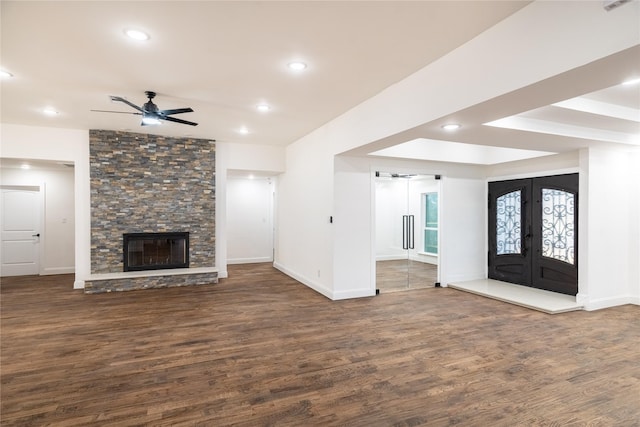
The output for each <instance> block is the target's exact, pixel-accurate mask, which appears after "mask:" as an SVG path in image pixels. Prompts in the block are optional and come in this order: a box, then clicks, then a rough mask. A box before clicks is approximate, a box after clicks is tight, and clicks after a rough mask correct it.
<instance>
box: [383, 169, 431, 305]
mask: <svg viewBox="0 0 640 427" xmlns="http://www.w3.org/2000/svg"><path fill="white" fill-rule="evenodd" d="M439 179H440V177H439V176H436V175H420V174H402V173H394V172H383V171H378V172H376V173H375V178H374V183H375V266H376V267H375V270H376V293H389V292H398V291H407V290H413V289H423V288H431V287H434V286H439V273H438V259H439V246H440V244H439V242H440V238H441V236H440V232H439V220H438V219H439V210H440V207H439V202H440V181H439Z"/></svg>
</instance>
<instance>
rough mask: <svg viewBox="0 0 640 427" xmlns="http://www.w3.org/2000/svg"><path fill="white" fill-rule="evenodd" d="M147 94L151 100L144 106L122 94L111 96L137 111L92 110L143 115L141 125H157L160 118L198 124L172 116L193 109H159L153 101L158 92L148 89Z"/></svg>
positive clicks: (191, 124) (193, 124)
mask: <svg viewBox="0 0 640 427" xmlns="http://www.w3.org/2000/svg"><path fill="white" fill-rule="evenodd" d="M145 95H147V98H149V100H148V101H147V102H145V103H144V105H143V106H142V107H139V106H137V105H135V104H134V103H132V102H129V101H127V100H126V99H124V98H122V97H121V96H111V101H118V102H123V103H125V104H127V105H128V106H130V107H132V108H134V109H136V110H138V111H137V112H126V111H109V110H91V111H96V112H99V113H122V114H136V115H138V116H142V123H140V125H141V126H149V125H157V124H160V120H166V121H168V122H174V123H181V124H183V125H189V126H198V124H197V123H194V122H189V121H187V120H182V119H176V118H175V117H171V116H172V115H174V114H181V113H192V112H193V109H191V108H175V109H172V110H160V109H158V106H157V105H156V104H154V103H153V98H155V96H156V93H155V92H152V91H150V90H148V91H145Z"/></svg>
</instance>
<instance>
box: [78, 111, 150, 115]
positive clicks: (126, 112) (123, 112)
mask: <svg viewBox="0 0 640 427" xmlns="http://www.w3.org/2000/svg"><path fill="white" fill-rule="evenodd" d="M89 111H94V112H96V113H119V114H135V115H138V116H141V115H142V113H134V112H133V111H112V110H89Z"/></svg>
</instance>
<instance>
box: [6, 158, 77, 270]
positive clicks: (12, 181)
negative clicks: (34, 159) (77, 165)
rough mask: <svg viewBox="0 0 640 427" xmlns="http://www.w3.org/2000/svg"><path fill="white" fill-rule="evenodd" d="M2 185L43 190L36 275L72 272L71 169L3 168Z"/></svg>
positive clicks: (72, 196) (72, 219)
mask: <svg viewBox="0 0 640 427" xmlns="http://www.w3.org/2000/svg"><path fill="white" fill-rule="evenodd" d="M0 183H1V184H2V185H34V186H39V185H41V186H42V188H43V190H44V212H43V216H44V230H42V231H41V236H42V237H41V238H40V241H41V243H42V244H43V246H44V247H43V249H42V251H41V252H42V256H41V259H40V274H68V273H74V272H75V267H74V264H75V211H74V194H73V193H74V191H73V187H74V172H73V169H71V168H69V169H55V170H48V169H38V170H23V169H19V168H4V169H3V170H2V171H1V173H0Z"/></svg>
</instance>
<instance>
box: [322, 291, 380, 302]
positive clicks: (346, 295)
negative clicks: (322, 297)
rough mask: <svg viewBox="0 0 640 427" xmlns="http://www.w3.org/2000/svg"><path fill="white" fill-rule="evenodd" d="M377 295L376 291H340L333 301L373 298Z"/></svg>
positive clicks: (335, 294) (335, 293)
mask: <svg viewBox="0 0 640 427" xmlns="http://www.w3.org/2000/svg"><path fill="white" fill-rule="evenodd" d="M375 295H376V291H375V290H371V289H350V290H348V291H339V292H334V293H333V298H332V299H333V300H334V301H337V300H342V299H351V298H364V297H373V296H375Z"/></svg>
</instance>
